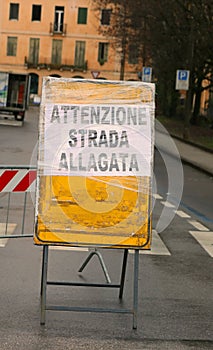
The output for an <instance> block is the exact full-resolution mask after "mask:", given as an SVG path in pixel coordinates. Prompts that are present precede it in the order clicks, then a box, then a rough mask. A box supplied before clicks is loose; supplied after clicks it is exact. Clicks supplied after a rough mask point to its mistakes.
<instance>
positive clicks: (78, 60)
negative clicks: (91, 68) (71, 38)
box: [75, 41, 86, 68]
mask: <svg viewBox="0 0 213 350" xmlns="http://www.w3.org/2000/svg"><path fill="white" fill-rule="evenodd" d="M85 47H86V43H85V41H76V43H75V66H76V67H79V68H83V67H84V65H85Z"/></svg>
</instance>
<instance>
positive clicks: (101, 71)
mask: <svg viewBox="0 0 213 350" xmlns="http://www.w3.org/2000/svg"><path fill="white" fill-rule="evenodd" d="M110 14H111V13H110V10H106V9H103V10H99V11H97V10H95V9H94V3H93V1H92V0H56V1H46V0H13V1H10V0H0V47H1V55H0V71H11V72H14V73H29V74H30V76H31V85H30V93H31V96H34V95H35V96H37V95H41V86H42V78H43V77H44V76H48V75H51V76H56V77H81V78H89V79H91V78H99V79H108V80H119V78H120V66H121V57H120V53H119V52H116V51H115V49H114V48H113V45H112V42H110V40H107V38H106V37H104V36H103V35H101V34H100V32H101V31H100V29H101V28H102V27H103V26H109V25H110ZM124 78H125V80H138V65H137V63H135V60H132V62H131V58H130V59H129V60H128V59H127V62H126V65H125V77H124Z"/></svg>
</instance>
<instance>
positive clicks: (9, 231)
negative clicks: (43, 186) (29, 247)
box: [0, 166, 37, 238]
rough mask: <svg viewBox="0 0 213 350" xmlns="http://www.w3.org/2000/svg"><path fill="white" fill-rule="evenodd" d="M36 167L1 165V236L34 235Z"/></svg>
mask: <svg viewBox="0 0 213 350" xmlns="http://www.w3.org/2000/svg"><path fill="white" fill-rule="evenodd" d="M36 173H37V169H36V167H29V166H0V238H12V237H13V238H15V237H33V226H34V201H35V182H36Z"/></svg>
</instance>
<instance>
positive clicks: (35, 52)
mask: <svg viewBox="0 0 213 350" xmlns="http://www.w3.org/2000/svg"><path fill="white" fill-rule="evenodd" d="M39 44H40V39H38V38H30V47H29V60H28V61H29V63H31V64H33V65H37V64H38V57H39Z"/></svg>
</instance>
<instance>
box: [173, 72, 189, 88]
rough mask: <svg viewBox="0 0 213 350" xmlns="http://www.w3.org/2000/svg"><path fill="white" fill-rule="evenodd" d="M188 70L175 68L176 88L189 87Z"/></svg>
mask: <svg viewBox="0 0 213 350" xmlns="http://www.w3.org/2000/svg"><path fill="white" fill-rule="evenodd" d="M189 73H190V71H189V70H177V73H176V86H175V89H176V90H188V89H189Z"/></svg>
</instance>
